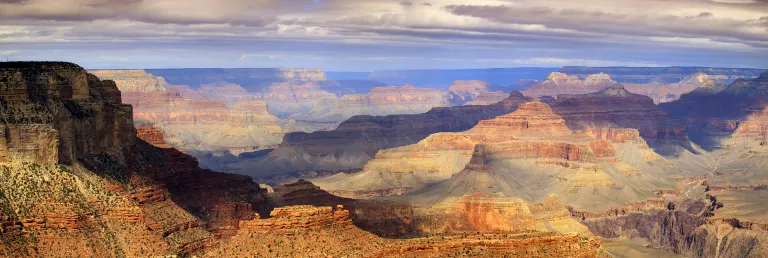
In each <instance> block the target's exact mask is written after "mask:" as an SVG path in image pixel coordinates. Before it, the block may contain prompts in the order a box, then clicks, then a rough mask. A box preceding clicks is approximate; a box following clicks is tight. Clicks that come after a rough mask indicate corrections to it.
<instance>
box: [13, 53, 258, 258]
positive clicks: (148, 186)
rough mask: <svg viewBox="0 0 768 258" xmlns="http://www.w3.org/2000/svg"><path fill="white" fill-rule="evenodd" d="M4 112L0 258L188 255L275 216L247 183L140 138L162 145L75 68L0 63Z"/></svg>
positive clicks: (107, 89) (109, 90)
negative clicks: (248, 223) (256, 217)
mask: <svg viewBox="0 0 768 258" xmlns="http://www.w3.org/2000/svg"><path fill="white" fill-rule="evenodd" d="M0 108H1V109H0V110H2V112H0V116H2V117H0V120H2V121H3V128H2V133H0V135H2V138H3V139H2V141H0V142H2V143H3V144H2V145H0V193H2V195H0V220H1V221H2V232H0V233H2V238H3V239H4V242H3V244H2V245H0V256H7V257H19V256H45V257H75V256H93V257H106V256H113V255H117V256H145V255H147V254H148V253H152V254H160V255H182V256H183V255H191V254H193V253H196V252H200V251H202V250H203V249H205V248H206V247H210V246H211V243H214V242H215V241H217V239H218V238H219V237H222V236H229V235H232V234H234V233H235V231H237V226H238V224H239V221H241V220H248V219H251V218H252V216H253V214H254V213H255V212H261V213H266V212H267V211H268V210H269V209H271V204H269V203H268V202H266V199H265V196H264V195H263V193H262V191H261V189H260V188H259V187H258V185H257V184H255V183H253V182H252V181H251V179H250V178H248V177H245V176H240V175H233V174H223V173H215V172H211V171H208V170H203V169H201V168H200V167H199V166H198V163H197V161H196V160H195V159H194V158H192V157H190V156H188V155H186V154H184V153H182V152H180V151H178V150H176V149H173V148H169V147H163V148H157V147H154V146H152V145H150V144H149V143H147V142H145V141H144V140H142V139H146V140H148V141H150V142H152V144H155V145H162V142H163V137H162V133H161V132H160V131H158V130H156V129H154V128H151V127H139V128H138V129H136V128H134V125H133V119H132V116H131V106H130V105H126V104H123V103H122V101H121V94H120V91H119V90H118V87H117V86H116V84H115V83H114V82H112V81H102V80H99V79H98V78H97V77H96V76H95V75H92V74H89V73H87V72H86V71H85V70H84V69H83V68H82V67H80V66H77V65H75V64H71V63H61V62H7V63H2V64H0ZM137 137H138V138H137Z"/></svg>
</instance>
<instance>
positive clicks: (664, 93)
mask: <svg viewBox="0 0 768 258" xmlns="http://www.w3.org/2000/svg"><path fill="white" fill-rule="evenodd" d="M615 83H616V82H615V81H613V80H611V78H610V76H609V75H608V74H603V73H599V74H591V75H589V76H587V77H586V78H585V79H584V80H580V79H579V77H578V76H576V75H566V74H564V73H559V72H556V73H552V74H551V75H550V76H549V77H548V78H547V80H545V81H543V82H541V83H539V84H535V85H532V86H531V87H530V88H529V89H527V90H524V91H522V93H523V95H525V96H528V97H533V98H542V97H545V96H550V97H557V96H558V95H565V94H568V95H572V94H586V93H594V92H598V91H601V90H603V89H605V88H608V87H610V86H612V85H614V84H615ZM622 84H623V85H624V87H625V88H626V90H627V91H629V92H631V93H635V94H640V95H646V96H649V97H651V98H652V99H653V100H654V102H655V103H662V102H669V101H673V100H676V99H678V98H680V95H681V94H683V93H687V92H690V91H692V90H694V89H696V88H699V87H714V86H715V85H716V84H717V83H716V82H715V80H713V78H712V77H711V76H709V75H707V74H705V73H696V74H692V75H689V76H687V77H685V78H683V79H682V80H681V81H680V82H675V83H659V82H649V83H622Z"/></svg>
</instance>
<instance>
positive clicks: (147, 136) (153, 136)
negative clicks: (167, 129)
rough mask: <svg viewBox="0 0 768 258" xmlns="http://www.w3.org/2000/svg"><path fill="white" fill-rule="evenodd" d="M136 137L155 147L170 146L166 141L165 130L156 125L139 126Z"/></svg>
mask: <svg viewBox="0 0 768 258" xmlns="http://www.w3.org/2000/svg"><path fill="white" fill-rule="evenodd" d="M136 137H137V138H139V139H141V140H144V141H145V142H147V143H149V144H152V145H154V146H155V147H170V146H168V144H166V143H165V136H163V132H162V131H160V130H159V129H157V128H155V127H154V126H137V127H136Z"/></svg>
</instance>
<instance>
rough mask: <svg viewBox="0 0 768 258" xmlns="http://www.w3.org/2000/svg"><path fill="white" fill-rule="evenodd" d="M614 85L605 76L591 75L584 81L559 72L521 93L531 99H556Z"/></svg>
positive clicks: (609, 78)
mask: <svg viewBox="0 0 768 258" xmlns="http://www.w3.org/2000/svg"><path fill="white" fill-rule="evenodd" d="M614 83H616V82H615V81H613V80H611V77H610V76H609V75H607V74H604V73H600V74H592V75H589V76H587V78H585V79H584V80H581V79H579V77H578V76H575V75H567V74H564V73H560V72H554V73H551V74H550V75H549V76H548V77H547V79H546V80H545V81H543V82H541V83H539V84H535V85H532V86H531V87H530V88H528V89H526V90H524V91H521V93H523V95H525V96H527V97H532V98H538V97H542V96H551V97H556V96H557V95H562V94H585V93H592V92H597V91H600V90H602V89H605V88H607V87H609V86H611V85H613V84H614Z"/></svg>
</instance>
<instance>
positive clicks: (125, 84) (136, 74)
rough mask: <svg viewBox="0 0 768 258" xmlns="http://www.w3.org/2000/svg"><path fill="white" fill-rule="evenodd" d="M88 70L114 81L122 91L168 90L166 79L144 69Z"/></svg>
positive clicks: (97, 75)
mask: <svg viewBox="0 0 768 258" xmlns="http://www.w3.org/2000/svg"><path fill="white" fill-rule="evenodd" d="M88 72H89V73H91V74H93V75H96V77H99V78H102V79H109V80H112V81H114V82H115V84H117V85H118V86H117V87H118V88H119V89H120V91H121V92H155V91H166V88H165V86H166V85H167V83H166V82H165V79H163V78H162V77H156V76H154V75H152V74H149V73H147V72H145V71H144V70H90V71H88Z"/></svg>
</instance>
